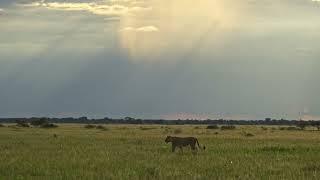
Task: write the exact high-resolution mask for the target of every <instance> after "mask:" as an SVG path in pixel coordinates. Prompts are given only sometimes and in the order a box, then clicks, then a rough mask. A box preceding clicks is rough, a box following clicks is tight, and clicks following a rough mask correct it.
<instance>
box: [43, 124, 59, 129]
mask: <svg viewBox="0 0 320 180" xmlns="http://www.w3.org/2000/svg"><path fill="white" fill-rule="evenodd" d="M40 127H42V128H57V127H58V125H56V124H52V123H46V124H42V125H41V126H40Z"/></svg>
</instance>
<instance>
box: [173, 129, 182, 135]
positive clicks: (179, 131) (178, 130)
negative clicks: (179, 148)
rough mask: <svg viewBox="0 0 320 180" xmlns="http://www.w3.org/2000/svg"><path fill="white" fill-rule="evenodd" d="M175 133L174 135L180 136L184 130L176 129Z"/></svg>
mask: <svg viewBox="0 0 320 180" xmlns="http://www.w3.org/2000/svg"><path fill="white" fill-rule="evenodd" d="M173 133H174V134H180V133H182V130H181V129H175V130H174V131H173Z"/></svg>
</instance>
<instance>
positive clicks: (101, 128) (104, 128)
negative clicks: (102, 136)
mask: <svg viewBox="0 0 320 180" xmlns="http://www.w3.org/2000/svg"><path fill="white" fill-rule="evenodd" d="M96 128H97V129H100V130H104V131H105V130H108V128H106V127H104V126H102V125H98V126H97V127H96Z"/></svg>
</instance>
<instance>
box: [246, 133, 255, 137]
mask: <svg viewBox="0 0 320 180" xmlns="http://www.w3.org/2000/svg"><path fill="white" fill-rule="evenodd" d="M244 136H246V137H253V136H254V135H253V134H251V133H245V134H244Z"/></svg>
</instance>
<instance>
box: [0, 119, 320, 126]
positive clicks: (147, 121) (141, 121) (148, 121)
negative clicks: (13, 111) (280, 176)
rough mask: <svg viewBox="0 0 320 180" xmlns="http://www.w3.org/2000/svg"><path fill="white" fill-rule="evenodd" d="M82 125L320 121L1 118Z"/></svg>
mask: <svg viewBox="0 0 320 180" xmlns="http://www.w3.org/2000/svg"><path fill="white" fill-rule="evenodd" d="M17 122H26V123H35V122H48V123H81V124H162V125H188V124H198V125H201V124H220V125H289V126H292V125H294V126H317V127H318V126H319V127H320V121H316V120H310V121H302V120H285V119H271V118H265V119H264V120H226V119H215V120H213V119H207V120H196V119H192V120H189V119H186V120H180V119H178V120H164V119H136V118H132V117H125V118H121V119H112V118H108V117H106V118H102V119H90V118H87V117H79V118H73V117H69V118H48V117H32V118H0V123H17Z"/></svg>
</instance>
